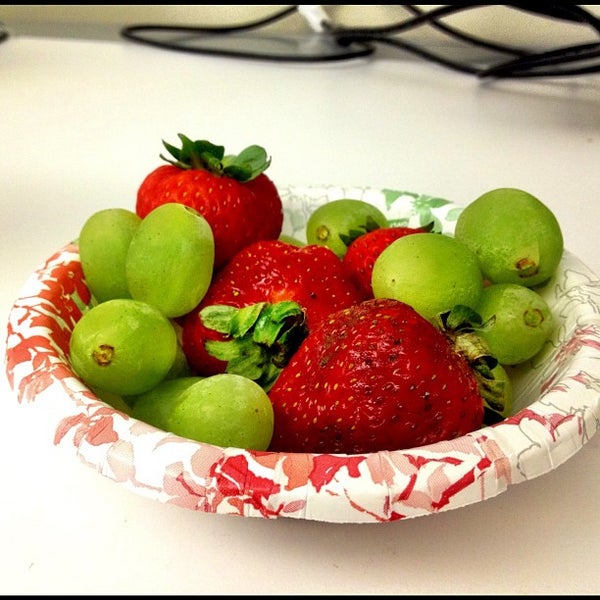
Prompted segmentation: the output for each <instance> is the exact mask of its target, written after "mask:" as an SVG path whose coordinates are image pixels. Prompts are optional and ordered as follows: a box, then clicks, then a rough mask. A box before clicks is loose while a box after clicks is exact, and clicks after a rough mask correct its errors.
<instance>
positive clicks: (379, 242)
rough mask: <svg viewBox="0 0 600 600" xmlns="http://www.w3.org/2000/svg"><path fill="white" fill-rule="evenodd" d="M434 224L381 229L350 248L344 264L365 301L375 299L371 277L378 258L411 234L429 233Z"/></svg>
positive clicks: (361, 237)
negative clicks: (391, 245)
mask: <svg viewBox="0 0 600 600" xmlns="http://www.w3.org/2000/svg"><path fill="white" fill-rule="evenodd" d="M432 227H433V223H432V224H431V225H427V226H425V227H402V226H398V227H380V228H378V229H374V230H372V231H367V232H366V233H363V234H362V235H360V236H359V237H357V238H356V239H355V240H353V241H352V242H351V244H350V245H349V246H348V250H347V251H346V254H344V257H343V259H342V260H343V262H344V265H345V267H346V270H347V271H348V273H349V276H350V277H351V278H352V279H353V280H354V283H355V284H356V286H357V287H358V289H359V290H360V291H361V292H362V293H363V295H364V297H365V299H366V298H372V297H373V288H372V287H371V275H372V273H373V265H374V264H375V261H376V260H377V257H378V256H379V255H380V254H381V253H382V252H383V251H384V250H385V249H386V248H387V247H388V246H389V245H390V244H391V243H392V242H394V241H396V240H397V239H398V238H401V237H404V236H405V235H410V234H411V233H427V232H429V231H431V229H432Z"/></svg>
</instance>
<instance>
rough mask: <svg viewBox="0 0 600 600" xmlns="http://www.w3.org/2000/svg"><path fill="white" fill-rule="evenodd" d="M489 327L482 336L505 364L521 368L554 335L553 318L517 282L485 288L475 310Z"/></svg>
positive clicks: (539, 298) (538, 299)
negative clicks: (489, 323)
mask: <svg viewBox="0 0 600 600" xmlns="http://www.w3.org/2000/svg"><path fill="white" fill-rule="evenodd" d="M475 310H476V311H477V312H478V313H479V315H480V316H481V318H482V321H483V322H484V323H485V322H486V321H488V320H489V319H490V318H491V317H492V316H494V317H495V319H494V321H493V324H491V326H490V327H489V328H486V327H484V328H483V329H482V330H481V331H480V332H479V334H480V335H481V337H482V338H483V340H484V341H485V342H486V344H487V345H488V348H489V350H490V353H491V354H492V355H493V356H494V357H495V358H496V359H497V360H498V362H499V363H500V364H502V365H518V364H520V363H523V362H525V361H526V360H529V359H530V358H533V357H534V356H535V355H536V354H537V353H538V352H539V351H540V350H541V349H542V347H543V345H544V344H545V342H547V341H548V340H549V339H550V337H551V336H552V332H553V329H554V317H553V315H552V311H551V309H550V307H549V306H548V303H547V302H546V301H545V300H544V299H543V298H542V296H540V295H539V294H538V293H537V292H536V291H534V290H532V289H530V288H528V287H526V286H522V285H519V284H516V283H497V284H493V285H490V286H489V287H487V288H485V289H484V291H483V294H482V295H481V300H480V302H479V305H478V306H477V308H476V309H475Z"/></svg>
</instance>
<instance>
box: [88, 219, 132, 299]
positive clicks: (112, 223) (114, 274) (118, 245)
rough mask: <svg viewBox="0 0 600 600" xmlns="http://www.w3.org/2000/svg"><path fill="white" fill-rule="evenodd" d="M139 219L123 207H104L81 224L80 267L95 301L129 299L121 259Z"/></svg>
mask: <svg viewBox="0 0 600 600" xmlns="http://www.w3.org/2000/svg"><path fill="white" fill-rule="evenodd" d="M141 221H142V220H141V218H140V217H138V215H136V214H135V213H134V212H132V211H130V210H126V209H124V208H107V209H104V210H100V211H98V212H96V213H94V214H93V215H92V216H91V217H89V218H88V220H87V221H86V222H85V223H84V225H83V227H82V228H81V231H80V233H79V238H78V241H77V243H78V246H79V257H80V260H81V268H82V270H83V274H84V276H85V281H86V284H87V286H88V289H89V290H90V292H91V293H92V295H93V296H94V298H96V300H97V301H98V302H104V301H105V300H111V299H112V298H130V297H131V296H130V294H129V287H128V285H127V278H126V276H125V259H126V256H127V251H128V249H129V244H130V242H131V238H132V237H133V234H134V233H135V231H136V230H137V228H138V226H139V224H140V223H141Z"/></svg>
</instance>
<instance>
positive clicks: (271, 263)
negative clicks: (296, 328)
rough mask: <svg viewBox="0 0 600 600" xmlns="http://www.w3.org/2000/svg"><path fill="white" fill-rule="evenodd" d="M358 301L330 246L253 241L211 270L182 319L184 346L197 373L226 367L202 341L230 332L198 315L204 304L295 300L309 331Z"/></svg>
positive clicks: (224, 337) (220, 339) (246, 304)
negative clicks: (196, 301) (208, 281)
mask: <svg viewBox="0 0 600 600" xmlns="http://www.w3.org/2000/svg"><path fill="white" fill-rule="evenodd" d="M360 300H361V297H360V294H359V292H358V290H357V289H356V288H355V287H354V285H353V284H352V283H351V282H350V281H348V279H347V277H346V272H345V271H344V268H343V264H342V261H341V260H340V259H339V258H338V257H337V256H336V255H335V254H334V253H333V252H332V251H331V250H330V249H329V248H327V247H325V246H320V245H308V246H303V247H298V246H295V245H292V244H288V243H286V242H283V241H280V240H265V241H260V242H256V243H254V244H251V245H249V246H247V247H246V248H244V249H243V250H241V251H239V252H238V253H237V254H236V255H235V256H234V257H233V258H232V259H231V260H230V261H229V262H228V263H227V264H226V265H225V266H224V267H223V268H222V269H221V270H220V271H219V272H218V273H216V274H215V277H214V279H213V282H212V284H211V286H210V288H209V289H208V292H207V293H206V295H205V296H204V298H203V299H202V302H201V303H200V304H199V306H198V307H197V308H196V309H195V310H193V311H191V312H190V313H189V314H187V315H186V316H185V317H184V318H183V321H182V327H183V332H182V345H183V350H184V353H185V355H186V357H187V360H188V363H189V364H190V366H191V367H192V368H193V369H194V370H195V371H197V372H198V373H199V374H201V375H212V374H215V373H219V372H223V371H224V370H225V368H226V366H227V364H226V362H224V361H223V360H221V359H218V358H215V357H214V356H211V355H210V354H209V352H208V351H207V349H206V347H205V343H206V342H207V341H210V340H218V341H223V340H225V339H228V338H229V337H230V336H228V335H226V334H224V333H222V332H219V331H216V330H215V329H214V328H210V327H207V326H205V324H203V322H202V319H201V318H200V316H199V313H200V311H201V310H203V309H205V308H207V307H211V306H221V305H226V306H230V307H236V308H242V307H248V306H252V305H255V304H257V303H262V302H266V303H269V304H272V305H277V304H278V303H280V302H282V301H293V302H295V303H297V304H298V305H299V306H300V308H301V310H302V311H303V315H304V318H305V323H304V325H305V326H306V327H307V328H308V330H310V329H312V328H313V327H316V325H317V324H318V323H319V322H321V321H322V320H324V319H325V318H327V317H328V316H329V315H330V314H331V313H332V312H335V311H337V310H339V309H341V308H346V307H348V306H351V305H352V304H356V303H358V302H359V301H360ZM203 314H205V313H203ZM217 318H218V319H221V315H220V314H217Z"/></svg>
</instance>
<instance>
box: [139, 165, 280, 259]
mask: <svg viewBox="0 0 600 600" xmlns="http://www.w3.org/2000/svg"><path fill="white" fill-rule="evenodd" d="M166 202H178V203H180V204H185V205H186V206H190V207H192V208H194V209H195V210H197V211H198V212H199V213H200V214H201V215H202V216H203V217H204V218H205V219H206V220H207V221H208V224H209V225H210V226H211V229H212V231H213V236H214V239H215V269H216V270H217V269H219V268H220V267H221V266H223V264H225V262H226V261H227V260H229V258H231V257H232V256H233V255H234V254H235V253H236V252H237V251H239V250H241V249H242V248H244V247H245V246H247V245H249V244H251V243H253V242H255V241H258V240H266V239H276V238H278V237H279V235H280V233H281V228H282V225H283V205H282V202H281V198H280V196H279V192H278V190H277V188H276V186H275V184H274V183H273V182H272V181H271V179H269V177H267V175H265V174H264V173H261V174H260V175H258V176H257V177H256V178H255V179H252V180H250V181H248V182H243V183H242V182H239V181H236V180H235V179H233V178H231V177H227V176H224V175H216V174H213V173H211V172H209V171H205V170H202V169H182V168H180V167H177V166H175V165H171V164H168V165H162V166H160V167H157V168H156V169H154V170H153V171H152V172H150V173H149V174H148V175H147V176H146V177H145V179H144V180H143V181H142V183H141V185H140V187H139V188H138V192H137V198H136V206H135V210H136V213H137V214H138V215H139V216H140V217H141V218H144V217H145V216H146V215H147V214H148V213H149V212H150V211H151V210H153V209H154V208H156V207H157V206H159V205H161V204H165V203H166Z"/></svg>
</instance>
